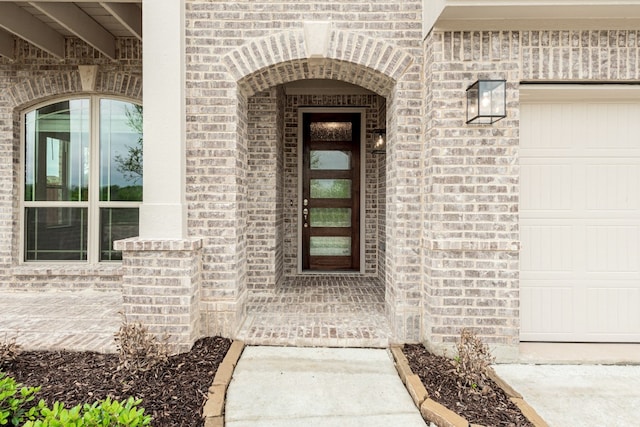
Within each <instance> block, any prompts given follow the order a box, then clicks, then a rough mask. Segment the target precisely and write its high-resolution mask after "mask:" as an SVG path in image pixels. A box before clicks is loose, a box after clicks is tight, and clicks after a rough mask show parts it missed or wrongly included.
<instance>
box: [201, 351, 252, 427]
mask: <svg viewBox="0 0 640 427" xmlns="http://www.w3.org/2000/svg"><path fill="white" fill-rule="evenodd" d="M243 351H244V342H242V341H237V340H236V341H233V343H231V347H229V350H228V351H227V354H226V355H225V356H224V359H222V363H220V366H218V370H217V371H216V375H215V376H214V377H213V384H211V386H210V387H209V392H208V394H207V402H206V403H205V405H204V408H202V418H204V427H224V402H225V398H226V396H227V388H228V387H229V383H230V382H231V377H232V376H233V370H234V369H235V367H236V365H237V364H238V360H239V359H240V356H241V355H242V352H243Z"/></svg>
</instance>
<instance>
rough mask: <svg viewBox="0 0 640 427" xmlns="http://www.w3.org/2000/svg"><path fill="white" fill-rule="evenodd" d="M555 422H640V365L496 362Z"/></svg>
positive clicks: (620, 425)
mask: <svg viewBox="0 0 640 427" xmlns="http://www.w3.org/2000/svg"><path fill="white" fill-rule="evenodd" d="M494 369H495V371H496V372H497V374H498V375H499V376H500V377H501V378H502V379H504V380H505V381H506V382H507V383H509V384H510V385H511V386H512V387H513V388H514V389H515V390H516V391H518V392H519V393H521V394H522V396H523V397H524V399H525V400H526V401H527V403H529V404H530V405H531V406H532V407H534V408H535V410H536V411H537V412H538V414H540V416H541V417H542V418H543V419H544V420H545V421H546V422H547V423H549V425H550V426H552V427H565V426H572V427H581V426H585V427H586V426H607V427H628V426H637V425H640V386H639V384H640V366H602V365H496V366H494Z"/></svg>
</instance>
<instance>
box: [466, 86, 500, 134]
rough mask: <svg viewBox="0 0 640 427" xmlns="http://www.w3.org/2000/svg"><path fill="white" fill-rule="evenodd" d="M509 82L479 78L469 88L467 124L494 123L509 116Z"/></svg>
mask: <svg viewBox="0 0 640 427" xmlns="http://www.w3.org/2000/svg"><path fill="white" fill-rule="evenodd" d="M506 85H507V82H506V81H505V80H478V81H477V82H475V83H474V84H472V85H471V86H469V87H468V88H467V124H492V123H495V122H497V121H498V120H500V119H503V118H505V117H506V116H507V91H506Z"/></svg>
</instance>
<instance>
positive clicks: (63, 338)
mask: <svg viewBox="0 0 640 427" xmlns="http://www.w3.org/2000/svg"><path fill="white" fill-rule="evenodd" d="M0 301H1V307H2V309H1V310H0V340H2V341H4V340H5V339H9V340H10V339H13V338H14V337H15V338H16V342H17V343H18V344H20V345H21V346H22V348H23V349H25V350H59V349H60V350H61V349H67V350H76V351H84V350H88V351H98V352H113V351H115V342H114V340H113V334H114V333H115V332H116V331H117V330H118V328H119V327H120V322H121V320H122V319H121V318H120V316H119V314H118V312H119V311H121V310H122V292H120V291H94V290H84V291H54V290H51V291H44V292H7V291H3V292H1V293H0Z"/></svg>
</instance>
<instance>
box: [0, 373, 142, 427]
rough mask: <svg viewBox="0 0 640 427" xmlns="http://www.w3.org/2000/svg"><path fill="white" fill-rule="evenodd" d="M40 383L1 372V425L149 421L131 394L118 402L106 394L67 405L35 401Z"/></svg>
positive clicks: (99, 426) (123, 426) (81, 426)
mask: <svg viewBox="0 0 640 427" xmlns="http://www.w3.org/2000/svg"><path fill="white" fill-rule="evenodd" d="M38 391H40V387H22V385H21V384H19V383H17V382H16V381H15V380H14V379H13V378H11V377H8V376H6V375H5V374H4V373H2V372H0V425H2V426H5V425H9V426H24V427H138V426H147V425H150V424H151V417H150V416H148V415H144V408H138V405H140V402H141V400H135V399H134V398H133V397H130V398H129V399H127V400H126V401H124V402H123V403H122V402H119V401H117V400H111V399H110V398H107V399H105V400H103V401H99V402H95V403H93V404H91V405H90V404H88V403H85V404H84V405H77V406H74V407H73V408H70V409H67V408H65V407H64V403H60V402H54V404H53V406H52V407H49V406H47V404H46V403H45V401H44V400H40V402H38V404H36V405H34V404H33V400H34V398H35V394H36V393H37V392H38Z"/></svg>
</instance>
